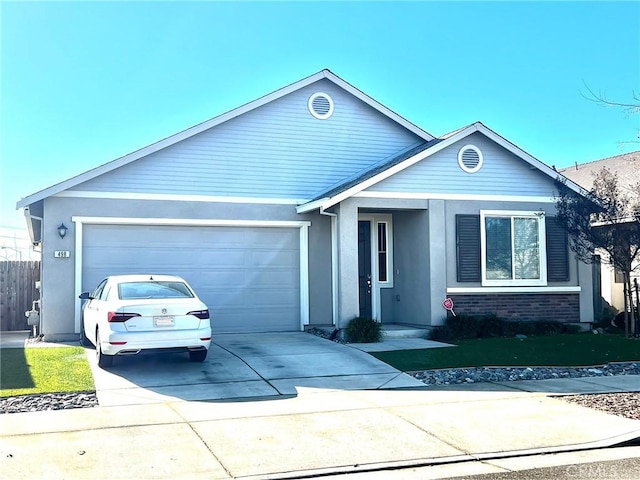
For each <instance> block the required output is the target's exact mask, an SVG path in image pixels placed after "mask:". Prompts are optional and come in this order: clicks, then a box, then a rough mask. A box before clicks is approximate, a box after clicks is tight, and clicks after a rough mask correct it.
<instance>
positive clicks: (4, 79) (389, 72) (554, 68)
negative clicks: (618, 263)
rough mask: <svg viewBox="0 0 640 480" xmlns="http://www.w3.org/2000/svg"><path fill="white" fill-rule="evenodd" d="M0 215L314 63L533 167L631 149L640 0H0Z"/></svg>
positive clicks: (423, 123)
mask: <svg viewBox="0 0 640 480" xmlns="http://www.w3.org/2000/svg"><path fill="white" fill-rule="evenodd" d="M0 15H1V24H0V30H1V33H0V35H1V36H0V41H1V44H0V48H1V50H0V52H1V64H0V67H1V71H0V102H1V103H0V115H1V123H0V129H1V130H0V135H1V136H0V155H1V156H0V162H1V171H0V174H1V181H0V188H1V191H0V202H1V203H0V215H1V218H0V226H7V225H10V226H11V225H17V226H20V227H22V226H23V225H24V220H23V219H22V217H21V215H19V214H18V213H16V212H15V204H16V202H17V201H18V200H19V199H20V198H21V197H24V196H27V195H30V194H32V193H35V192H37V191H39V190H41V189H43V188H46V187H48V186H50V185H53V184H55V183H58V182H60V181H63V180H66V179H67V178H69V177H72V176H75V175H77V174H79V173H82V172H84V171H86V170H88V169H91V168H93V167H96V166H98V165H100V164H102V163H105V162H107V161H110V160H113V159H115V158H117V157H120V156H122V155H125V154H127V153H129V152H131V151H133V150H136V149H138V148H141V147H143V146H146V145H148V144H150V143H152V142H155V141H157V140H159V139H161V138H164V137H166V136H168V135H171V134H173V133H176V132H178V131H180V130H183V129H185V128H188V127H190V126H192V125H194V124H197V123H200V122H202V121H204V120H207V119H209V118H211V117H214V116H216V115H219V114H221V113H223V112H225V111H227V110H230V109H232V108H235V107H237V106H239V105H241V104H243V103H246V102H249V101H251V100H254V99H255V98H257V97H259V96H262V95H264V94H267V93H269V92H271V91H273V90H276V89H278V88H280V87H282V86H284V85H287V84H289V83H292V82H295V81H297V80H299V79H301V78H303V77H306V76H308V75H311V74H313V73H315V72H317V71H319V70H321V69H323V68H329V69H330V70H332V71H333V72H334V73H336V74H337V75H339V76H341V77H342V78H343V79H345V80H346V81H348V82H350V83H351V84H353V85H355V86H356V87H358V88H359V89H361V90H363V91H364V92H365V93H367V94H369V95H370V96H372V97H373V98H375V99H376V100H378V101H379V102H381V103H383V104H384V105H386V106H387V107H389V108H391V109H392V110H394V111H395V112H397V113H398V114H400V115H402V116H403V117H405V118H407V119H408V120H410V121H411V122H413V123H415V124H417V125H419V126H420V127H422V128H424V129H425V130H427V131H429V132H430V133H432V134H435V135H440V134H444V133H446V132H449V131H451V130H454V129H456V128H459V127H461V126H463V125H466V124H468V123H471V122H473V121H476V120H480V121H482V122H483V123H485V124H486V125H487V126H488V127H490V128H491V129H493V130H495V131H497V132H498V133H499V134H501V135H503V136H505V137H506V138H508V139H509V140H511V141H512V142H513V143H515V144H516V145H518V146H519V147H520V148H522V149H524V150H525V151H527V152H528V153H530V154H531V155H533V156H535V157H536V158H538V159H540V160H542V161H543V162H545V163H547V164H549V165H556V166H557V167H562V166H567V165H570V164H572V163H573V162H576V161H577V162H585V161H590V160H596V159H599V158H604V157H608V156H613V155H618V154H621V153H625V152H629V151H634V150H640V144H638V143H627V144H624V145H620V143H621V142H624V141H627V142H632V141H634V140H635V141H637V140H638V138H637V135H638V128H639V121H640V115H635V116H631V117H629V116H626V115H625V114H624V112H623V111H622V110H620V109H615V108H605V107H603V106H601V105H598V104H597V103H594V102H591V101H589V100H587V99H585V98H584V96H583V95H584V94H586V92H587V90H586V87H585V85H587V86H589V87H590V88H591V89H593V90H594V91H596V92H602V93H606V95H607V96H608V97H609V98H610V99H611V100H618V101H631V100H632V94H633V92H634V90H635V92H636V93H640V2H620V3H615V2H602V3H599V2H584V3H581V2H531V3H523V2H493V3H490V2H448V3H440V2H402V3H399V2H395V3H383V2H318V3H311V2H297V3H296V2H273V3H268V2H258V3H248V2H235V3H230V2H222V3H219V2H194V3H187V2H176V3H168V2H130V3H127V2H96V3H88V2H60V3H52V2H31V3H29V2H11V1H2V2H0Z"/></svg>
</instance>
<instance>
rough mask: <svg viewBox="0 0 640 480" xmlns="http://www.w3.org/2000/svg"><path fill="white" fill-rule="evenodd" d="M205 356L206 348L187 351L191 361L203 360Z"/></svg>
mask: <svg viewBox="0 0 640 480" xmlns="http://www.w3.org/2000/svg"><path fill="white" fill-rule="evenodd" d="M205 358H207V350H206V349H203V350H193V351H191V352H189V360H190V361H192V362H204V360H205Z"/></svg>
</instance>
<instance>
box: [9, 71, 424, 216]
mask: <svg viewBox="0 0 640 480" xmlns="http://www.w3.org/2000/svg"><path fill="white" fill-rule="evenodd" d="M324 78H326V79H328V80H330V81H331V82H333V83H335V84H336V85H338V86H339V87H341V88H343V89H344V90H346V91H347V92H349V93H350V94H352V95H353V96H354V97H356V98H358V99H360V100H362V101H363V102H365V103H366V104H367V105H369V106H370V107H372V108H374V109H375V110H377V111H378V112H380V113H382V114H383V115H386V116H387V117H389V118H390V119H391V120H393V121H395V122H396V123H398V124H400V125H402V126H403V127H404V128H406V129H407V130H409V131H411V132H412V133H414V134H416V135H418V136H419V137H421V138H423V139H425V140H433V138H434V137H433V136H432V135H431V134H429V133H428V132H426V131H424V130H422V129H421V128H419V127H418V126H417V125H414V124H413V123H411V122H409V121H408V120H406V119H405V118H402V117H401V116H400V115H398V114H397V113H395V112H393V111H392V110H390V109H388V108H387V107H385V106H384V105H382V104H381V103H379V102H377V101H376V100H374V99H373V98H371V97H370V96H368V95H366V94H365V93H363V92H361V91H360V90H358V89H357V88H355V87H354V86H353V85H351V84H349V83H347V82H345V81H344V80H342V79H341V78H340V77H338V76H337V75H335V74H334V73H332V72H331V71H329V70H327V69H325V70H322V71H320V72H318V73H315V74H313V75H311V76H309V77H307V78H303V79H302V80H299V81H297V82H295V83H292V84H291V85H288V86H286V87H283V88H280V89H279V90H276V91H275V92H272V93H269V94H268V95H265V96H263V97H260V98H258V99H256V100H253V101H252V102H249V103H246V104H244V105H242V106H240V107H237V108H235V109H233V110H230V111H228V112H226V113H223V114H222V115H218V116H217V117H214V118H212V119H210V120H207V121H205V122H202V123H200V124H198V125H195V126H193V127H191V128H188V129H186V130H183V131H181V132H179V133H176V134H174V135H172V136H170V137H167V138H165V139H163V140H160V141H158V142H156V143H152V144H151V145H148V146H146V147H143V148H141V149H140V150H136V151H135V152H132V153H129V154H128V155H125V156H123V157H120V158H117V159H116V160H112V161H111V162H108V163H105V164H103V165H101V166H99V167H96V168H94V169H92V170H89V171H87V172H84V173H81V174H80V175H77V176H75V177H72V178H70V179H68V180H65V181H63V182H60V183H58V184H55V185H52V186H51V187H48V188H46V189H44V190H41V191H39V192H36V193H34V194H32V195H29V196H28V197H25V198H23V199H21V200H19V201H18V203H17V204H16V208H22V207H25V206H27V205H30V204H32V203H34V202H37V201H40V200H42V199H44V198H47V197H50V196H52V195H55V194H57V193H59V192H62V191H64V190H68V189H69V188H72V187H74V186H76V185H79V184H81V183H83V182H86V181H89V180H92V179H94V178H96V177H98V176H100V175H103V174H105V173H108V172H111V171H112V170H115V169H117V168H119V167H122V166H124V165H127V164H129V163H131V162H133V161H135V160H138V159H139V158H142V157H145V156H147V155H150V154H152V153H155V152H157V151H159V150H162V149H163V148H166V147H169V146H171V145H174V144H176V143H178V142H180V141H182V140H185V139H187V138H189V137H192V136H194V135H197V134H199V133H202V132H204V131H205V130H208V129H209V128H212V127H215V126H217V125H220V124H221V123H224V122H226V121H228V120H231V119H233V118H236V117H238V116H240V115H242V114H244V113H247V112H250V111H251V110H254V109H256V108H258V107H261V106H262V105H266V104H267V103H269V102H272V101H274V100H277V99H278V98H281V97H284V96H285V95H288V94H289V93H292V92H295V91H296V90H299V89H301V88H304V87H306V86H307V85H310V84H312V83H314V82H317V81H318V80H322V79H324Z"/></svg>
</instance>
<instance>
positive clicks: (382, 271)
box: [378, 222, 387, 282]
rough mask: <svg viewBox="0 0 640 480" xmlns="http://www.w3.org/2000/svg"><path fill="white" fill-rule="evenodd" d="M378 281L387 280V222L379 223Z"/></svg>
mask: <svg viewBox="0 0 640 480" xmlns="http://www.w3.org/2000/svg"><path fill="white" fill-rule="evenodd" d="M378 281H379V282H386V281H387V224H386V223H384V222H379V223H378Z"/></svg>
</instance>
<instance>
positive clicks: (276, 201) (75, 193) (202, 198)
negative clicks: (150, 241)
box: [53, 190, 304, 205]
mask: <svg viewBox="0 0 640 480" xmlns="http://www.w3.org/2000/svg"><path fill="white" fill-rule="evenodd" d="M53 196H54V197H66V198H99V199H102V200H160V201H172V202H206V203H251V204H265V205H267V204H268V205H299V204H300V203H301V202H304V200H297V199H292V198H261V197H260V198H259V197H221V196H213V195H172V194H168V193H133V192H92V191H85V190H66V191H64V192H60V193H57V194H55V195H53Z"/></svg>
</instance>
